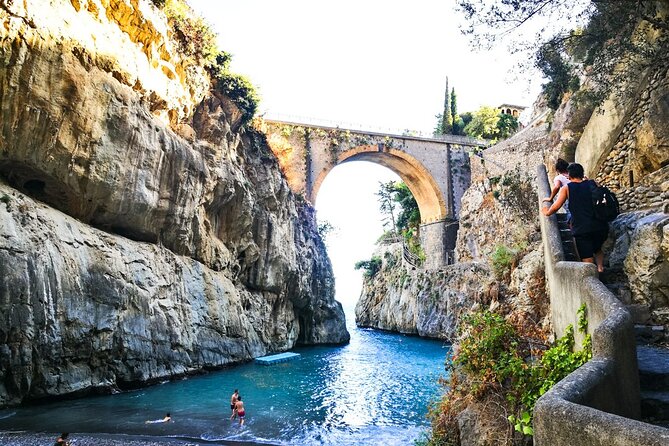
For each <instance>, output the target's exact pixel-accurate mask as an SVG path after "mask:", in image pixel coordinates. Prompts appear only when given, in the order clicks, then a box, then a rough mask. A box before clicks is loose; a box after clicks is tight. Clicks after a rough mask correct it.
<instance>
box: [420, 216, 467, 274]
mask: <svg viewBox="0 0 669 446" xmlns="http://www.w3.org/2000/svg"><path fill="white" fill-rule="evenodd" d="M457 234H458V222H457V221H455V220H451V219H446V220H439V221H435V222H433V223H426V224H423V225H420V244H421V246H422V247H423V251H424V252H425V268H426V269H439V268H442V267H444V266H446V265H450V264H452V263H454V261H455V258H454V255H453V252H454V250H455V241H456V238H457Z"/></svg>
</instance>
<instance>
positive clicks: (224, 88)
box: [208, 52, 260, 122]
mask: <svg viewBox="0 0 669 446" xmlns="http://www.w3.org/2000/svg"><path fill="white" fill-rule="evenodd" d="M230 58H231V57H230V55H229V54H227V53H223V52H222V53H219V54H218V55H217V56H216V59H215V61H214V62H212V63H211V64H210V65H209V66H208V69H209V73H210V74H211V75H212V77H213V78H214V80H215V88H216V90H217V91H219V92H221V93H223V94H224V95H226V96H227V97H229V98H230V99H232V101H233V102H234V103H235V105H236V106H237V107H238V108H239V110H240V111H241V113H242V121H243V122H248V121H250V120H251V119H252V118H253V115H255V113H256V111H257V110H258V103H259V102H260V98H259V96H258V93H257V92H256V89H255V87H254V86H253V84H251V81H249V80H248V79H247V78H246V77H244V76H242V75H240V74H237V73H231V72H230V70H229V64H230Z"/></svg>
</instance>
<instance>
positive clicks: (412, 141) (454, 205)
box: [258, 120, 486, 268]
mask: <svg viewBox="0 0 669 446" xmlns="http://www.w3.org/2000/svg"><path fill="white" fill-rule="evenodd" d="M258 126H259V127H258V128H259V130H260V131H262V132H263V133H265V135H266V136H267V142H268V143H269V146H270V148H271V150H272V152H273V153H274V154H275V155H276V157H277V159H278V161H279V165H280V166H281V169H282V171H283V173H284V175H285V177H286V180H287V181H288V185H289V186H290V188H291V189H292V190H293V191H294V192H295V193H297V194H300V195H301V196H303V197H305V198H306V199H307V200H308V201H309V202H311V203H312V204H313V203H315V199H316V195H317V194H318V190H319V189H320V187H321V184H322V183H323V180H324V179H325V177H326V176H327V175H328V173H330V171H332V169H333V168H334V167H335V166H337V165H339V164H343V163H346V162H351V161H369V162H372V163H375V164H379V165H381V166H384V167H386V168H388V169H390V170H392V171H393V172H395V173H396V174H397V175H399V177H400V178H401V179H402V180H403V181H404V182H405V183H406V185H407V186H408V187H409V190H410V191H411V193H412V194H413V196H414V197H415V198H416V202H417V204H418V208H419V210H420V215H421V229H420V238H421V246H422V247H423V250H424V251H425V255H426V262H425V267H428V268H439V267H441V266H442V265H444V264H446V263H449V262H451V261H452V259H453V255H452V254H453V250H454V248H455V240H456V236H457V228H458V224H457V219H458V215H459V211H460V198H461V197H462V194H463V193H464V191H465V190H466V189H467V187H469V183H470V180H471V165H470V162H469V154H468V152H469V150H470V149H474V148H476V149H478V148H481V147H485V146H486V143H485V141H480V140H473V139H471V138H466V137H461V136H453V135H447V136H444V137H440V138H434V137H421V136H412V135H393V134H385V133H377V132H366V131H360V130H350V129H345V128H340V127H325V126H318V125H309V124H299V123H291V122H286V121H270V120H262V121H261V122H260V123H259V124H258Z"/></svg>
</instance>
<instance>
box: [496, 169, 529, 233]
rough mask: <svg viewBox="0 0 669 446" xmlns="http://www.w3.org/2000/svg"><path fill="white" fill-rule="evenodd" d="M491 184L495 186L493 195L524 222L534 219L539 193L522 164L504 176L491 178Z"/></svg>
mask: <svg viewBox="0 0 669 446" xmlns="http://www.w3.org/2000/svg"><path fill="white" fill-rule="evenodd" d="M490 184H491V185H492V186H493V188H494V190H493V196H494V197H495V198H496V199H498V200H499V201H500V202H501V203H503V204H504V205H506V206H508V207H509V208H510V209H511V210H512V211H513V212H514V213H515V214H516V215H518V217H519V218H520V219H521V220H522V221H523V222H526V223H528V222H532V221H534V219H535V218H536V215H535V213H534V204H535V203H536V200H537V195H536V192H535V190H534V186H533V185H532V178H530V177H529V176H528V175H527V174H525V173H523V172H522V169H520V166H517V167H516V168H515V169H513V170H510V171H508V172H506V173H505V174H504V176H503V177H493V178H491V179H490Z"/></svg>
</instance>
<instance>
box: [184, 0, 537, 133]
mask: <svg viewBox="0 0 669 446" xmlns="http://www.w3.org/2000/svg"><path fill="white" fill-rule="evenodd" d="M189 2H190V4H191V5H192V6H193V7H194V9H195V10H196V11H198V12H200V13H201V14H202V15H203V16H204V17H205V18H206V19H207V20H208V21H209V22H210V23H211V24H212V25H213V26H214V28H215V29H216V31H217V32H218V34H219V44H220V48H221V49H223V50H225V51H228V52H230V53H232V55H233V59H232V69H233V71H236V72H239V73H242V74H245V75H247V76H248V77H249V78H250V79H251V81H252V82H253V84H254V85H256V86H257V87H258V89H259V91H260V94H261V97H262V102H261V104H260V110H261V112H265V111H267V112H268V116H271V115H275V114H288V115H297V116H306V117H311V118H321V119H328V120H333V121H337V122H353V123H360V124H369V126H370V127H382V128H392V129H412V130H422V131H431V130H432V129H433V128H434V124H435V118H434V115H435V114H437V113H440V112H441V111H442V109H443V98H444V83H445V77H446V76H448V78H449V84H450V87H455V91H456V94H457V96H458V110H459V111H460V112H464V111H473V110H475V109H477V108H478V107H479V106H481V105H493V106H497V105H500V104H501V103H511V104H518V105H526V106H530V105H532V102H533V100H534V98H535V97H536V93H537V86H536V85H535V86H534V87H533V88H532V89H529V90H528V85H527V84H526V83H525V82H517V81H514V79H513V78H512V77H511V76H510V75H508V74H507V73H508V70H509V68H510V67H511V66H512V60H511V59H512V58H511V56H510V55H508V54H507V53H506V51H503V50H500V51H498V52H497V53H487V54H481V53H474V52H472V51H471V50H470V48H469V46H468V43H467V41H466V39H465V38H464V36H462V35H461V34H460V32H459V29H458V20H460V16H459V15H458V14H456V12H455V10H454V4H455V2H454V1H453V0H414V1H411V2H409V1H406V0H402V1H398V0H339V1H337V2H318V1H313V0H283V1H276V0H241V1H240V0H236V1H225V0H224V1H217V2H212V1H211V0H189Z"/></svg>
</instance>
